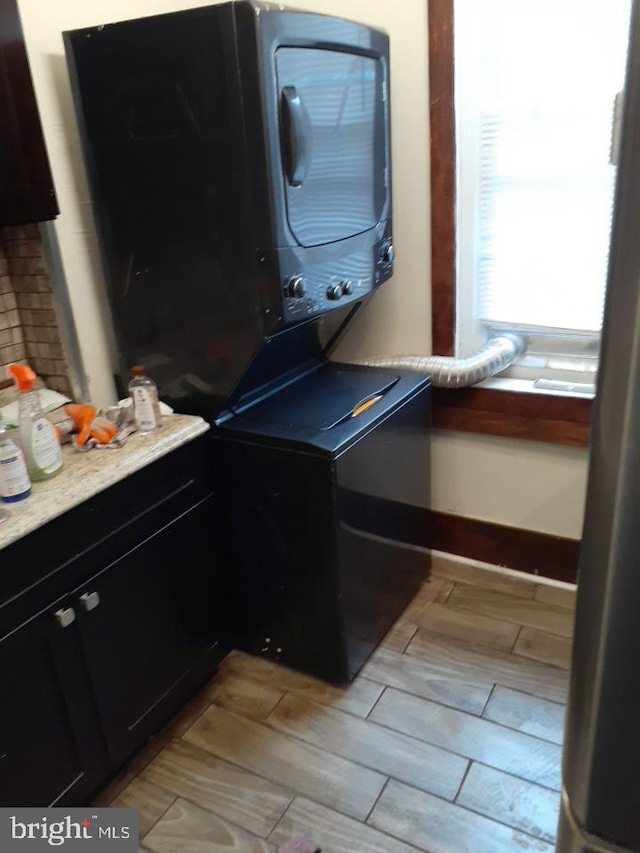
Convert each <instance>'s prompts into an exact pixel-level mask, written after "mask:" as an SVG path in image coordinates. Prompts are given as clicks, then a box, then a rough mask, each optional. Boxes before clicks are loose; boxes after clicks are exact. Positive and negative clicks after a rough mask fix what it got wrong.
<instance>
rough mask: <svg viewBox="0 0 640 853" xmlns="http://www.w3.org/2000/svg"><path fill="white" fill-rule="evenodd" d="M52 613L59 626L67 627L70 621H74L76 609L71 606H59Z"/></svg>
mask: <svg viewBox="0 0 640 853" xmlns="http://www.w3.org/2000/svg"><path fill="white" fill-rule="evenodd" d="M53 615H54V616H55V618H56V622H57V623H58V625H59V626H60V627H61V628H68V627H69V625H71V623H72V622H75V621H76V611H75V610H74V609H73V607H61V608H60V610H56V612H55V613H54V614H53Z"/></svg>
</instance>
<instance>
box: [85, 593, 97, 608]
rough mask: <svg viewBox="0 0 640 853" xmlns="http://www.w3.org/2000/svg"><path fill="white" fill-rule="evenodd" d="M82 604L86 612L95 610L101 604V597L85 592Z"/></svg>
mask: <svg viewBox="0 0 640 853" xmlns="http://www.w3.org/2000/svg"><path fill="white" fill-rule="evenodd" d="M80 604H81V605H82V607H84V609H85V610H94V609H95V608H96V607H97V606H98V605H99V604H100V596H99V595H98V593H97V592H83V593H82V595H81V596H80Z"/></svg>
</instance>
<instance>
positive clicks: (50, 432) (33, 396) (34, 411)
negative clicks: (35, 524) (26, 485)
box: [8, 364, 62, 482]
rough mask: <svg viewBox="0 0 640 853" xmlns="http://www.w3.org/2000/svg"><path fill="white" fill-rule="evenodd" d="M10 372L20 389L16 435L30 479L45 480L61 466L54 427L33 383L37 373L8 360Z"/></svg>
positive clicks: (60, 452)
mask: <svg viewBox="0 0 640 853" xmlns="http://www.w3.org/2000/svg"><path fill="white" fill-rule="evenodd" d="M8 370H9V373H10V374H11V375H12V376H13V378H14V379H15V381H16V385H17V386H18V389H19V390H20V396H19V398H18V436H19V439H20V444H21V445H22V449H23V451H24V455H25V458H26V460H27V469H28V471H29V477H30V479H31V481H32V482H37V481H38V480H48V479H49V477H53V476H55V474H57V473H58V471H60V469H61V468H62V449H61V447H60V441H59V439H58V436H57V433H56V430H55V427H54V425H53V424H52V423H51V421H50V420H49V419H48V418H47V417H46V416H45V414H44V412H43V411H42V407H41V405H40V398H39V396H38V392H37V391H35V390H34V388H33V383H34V382H35V379H36V375H35V373H34V372H33V370H32V369H31V368H30V367H29V365H27V364H10V365H9V367H8Z"/></svg>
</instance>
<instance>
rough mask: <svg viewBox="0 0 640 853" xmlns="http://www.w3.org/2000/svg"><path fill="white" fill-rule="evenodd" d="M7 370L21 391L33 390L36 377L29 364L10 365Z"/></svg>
mask: <svg viewBox="0 0 640 853" xmlns="http://www.w3.org/2000/svg"><path fill="white" fill-rule="evenodd" d="M7 370H8V371H9V373H10V374H11V375H12V376H13V378H14V379H15V380H16V385H17V386H18V388H19V389H20V390H21V391H30V390H31V388H32V387H33V383H34V382H35V380H36V375H35V373H34V372H33V370H32V369H31V368H30V367H29V365H28V364H10V365H9V367H8V368H7Z"/></svg>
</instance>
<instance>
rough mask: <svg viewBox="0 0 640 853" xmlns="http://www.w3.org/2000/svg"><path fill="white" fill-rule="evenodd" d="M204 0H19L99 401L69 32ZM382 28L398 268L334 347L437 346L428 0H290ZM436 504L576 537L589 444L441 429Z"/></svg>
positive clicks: (97, 307) (95, 306)
mask: <svg viewBox="0 0 640 853" xmlns="http://www.w3.org/2000/svg"><path fill="white" fill-rule="evenodd" d="M201 5H206V2H198V0H109V2H108V3H107V2H105V3H103V4H102V5H101V7H100V8H101V9H102V12H101V14H100V15H98V14H97V13H96V8H97V4H95V3H92V2H87V0H51V2H47V3H43V2H42V0H19V7H20V13H21V17H22V24H23V29H24V32H25V38H26V42H27V50H28V54H29V60H30V63H31V70H32V75H33V78H34V84H35V89H36V96H37V99H38V105H39V109H40V115H41V118H42V123H43V127H44V133H45V139H46V143H47V148H48V151H49V157H50V161H51V167H52V171H53V177H54V181H55V185H56V190H57V194H58V201H59V205H60V211H61V213H60V216H59V217H58V219H57V220H56V223H55V229H56V233H57V236H58V240H59V243H60V250H61V255H62V259H63V263H64V268H65V273H66V277H67V282H68V287H69V292H70V298H71V303H72V308H73V312H74V316H75V318H76V323H77V327H78V334H79V338H80V346H81V350H82V356H83V359H84V363H85V368H86V371H87V374H88V379H89V386H90V389H91V397H92V400H93V401H94V402H95V403H97V404H98V405H106V404H108V403H111V402H112V401H113V400H114V395H115V392H114V388H113V383H112V380H111V374H112V369H111V362H112V359H111V355H110V354H111V351H112V350H111V347H112V341H111V336H110V329H109V325H108V322H105V317H107V316H108V309H107V301H106V297H105V292H104V285H103V282H102V275H101V272H100V265H99V259H98V250H97V240H96V235H95V229H94V225H93V219H92V216H91V207H90V200H89V193H88V189H87V183H86V178H85V174H84V168H83V164H82V156H81V152H80V145H79V139H78V134H77V130H76V125H75V118H74V113H73V106H72V101H71V93H70V89H69V83H68V78H67V71H66V63H65V59H64V49H63V44H62V36H61V33H62V31H63V30H65V29H74V28H77V27H83V26H91V25H94V24H99V23H107V22H108V21H115V20H119V19H125V18H132V17H137V16H142V15H147V14H153V13H157V12H165V11H173V10H175V9H178V8H186V7H194V6H201ZM286 5H287V6H291V7H300V8H305V9H308V10H311V11H317V12H326V13H328V14H336V15H344V16H347V17H350V18H352V19H354V20H359V21H363V22H365V23H369V24H373V25H375V26H379V27H382V28H384V29H385V30H386V31H387V32H388V33H389V36H390V40H391V109H392V156H393V206H394V209H393V219H394V243H395V248H396V258H397V260H396V263H395V267H394V277H393V279H392V280H391V281H389V282H387V283H386V284H385V285H383V287H382V288H381V289H380V290H379V291H378V293H377V294H376V295H375V297H374V298H373V299H372V300H371V302H370V304H368V305H367V306H365V307H364V308H363V309H361V311H360V312H359V314H358V315H357V316H356V318H355V320H354V322H353V325H352V327H351V328H350V329H349V332H348V334H347V335H346V337H345V338H344V340H343V342H342V343H341V345H340V348H339V349H338V350H337V352H336V357H338V358H344V359H351V358H358V357H366V356H372V355H394V354H414V353H415V354H429V353H430V351H431V349H430V347H431V335H430V312H431V305H430V238H429V215H430V210H429V130H428V117H429V115H428V67H427V2H426V0H401V2H397V3H393V2H389V0H349V2H348V3H345V2H344V0H288V2H287V3H286ZM432 451H433V452H432V464H433V479H432V492H433V496H432V506H433V508H434V509H438V510H441V511H443V512H452V513H458V514H461V515H468V516H471V517H475V518H482V519H485V520H488V521H495V522H497V523H501V524H509V525H514V526H517V527H525V528H528V529H532V530H541V531H544V532H549V533H555V534H558V535H565V536H579V535H580V525H581V518H582V511H583V502H584V488H585V477H586V467H587V454H586V452H584V451H582V452H581V451H575V450H570V449H566V448H556V447H550V446H546V445H541V444H537V443H533V442H521V441H508V440H499V439H492V438H487V437H484V436H472V435H468V434H467V435H459V434H438V435H436V436H435V437H434V442H433V448H432Z"/></svg>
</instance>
